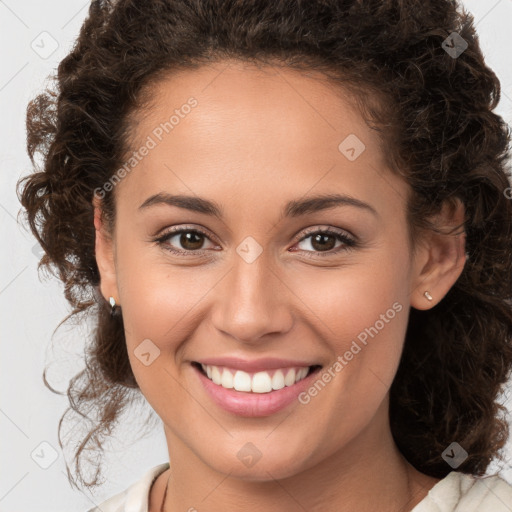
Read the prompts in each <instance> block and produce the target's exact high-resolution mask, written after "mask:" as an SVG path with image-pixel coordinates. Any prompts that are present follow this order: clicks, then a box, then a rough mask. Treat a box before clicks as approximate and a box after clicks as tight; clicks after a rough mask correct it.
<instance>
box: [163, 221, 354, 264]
mask: <svg viewBox="0 0 512 512" xmlns="http://www.w3.org/2000/svg"><path fill="white" fill-rule="evenodd" d="M182 233H196V234H200V235H204V236H205V237H206V238H208V239H209V236H208V234H207V233H206V232H204V231H203V230H201V229H198V228H187V227H181V228H174V229H171V230H169V231H167V232H166V233H164V234H163V235H161V236H159V237H157V238H155V239H154V240H153V242H156V243H158V244H159V245H161V246H162V247H163V248H164V249H165V250H166V251H169V252H171V253H173V254H176V255H178V256H183V255H187V256H188V255H189V254H190V255H192V256H197V255H202V253H203V252H204V251H205V249H198V250H195V251H180V250H176V249H173V248H172V246H171V245H169V244H168V243H166V241H167V240H168V239H169V238H173V237H174V236H176V235H180V234H182ZM318 234H322V235H332V236H334V237H336V239H337V240H339V241H341V242H343V244H344V245H343V246H341V247H338V248H337V249H336V250H334V249H331V250H329V251H324V252H317V251H305V250H302V249H298V250H296V251H293V252H302V253H307V254H309V253H313V254H315V256H314V257H315V258H316V257H320V258H324V257H328V256H333V255H337V254H339V253H341V252H344V251H350V250H352V249H355V248H356V247H358V243H357V242H356V241H355V240H354V239H353V238H351V237H349V236H348V235H346V234H344V233H342V232H338V231H334V230H332V229H319V228H311V229H309V230H306V231H305V234H304V236H302V238H299V239H298V240H296V242H295V243H300V242H302V241H303V240H306V239H307V238H310V237H312V236H314V235H318ZM191 253H192V254H191Z"/></svg>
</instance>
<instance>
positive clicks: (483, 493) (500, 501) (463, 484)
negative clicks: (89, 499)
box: [87, 462, 512, 512]
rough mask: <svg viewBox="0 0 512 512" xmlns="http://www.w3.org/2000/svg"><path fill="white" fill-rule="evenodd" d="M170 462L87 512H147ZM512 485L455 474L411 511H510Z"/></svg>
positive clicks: (437, 486) (432, 490)
mask: <svg viewBox="0 0 512 512" xmlns="http://www.w3.org/2000/svg"><path fill="white" fill-rule="evenodd" d="M168 468H169V463H168V462H166V463H164V464H159V465H158V466H155V467H154V468H151V469H150V470H149V471H148V472H147V473H146V474H145V475H144V476H143V477H142V478H141V479H140V480H139V481H137V482H135V483H134V484H132V485H131V486H130V487H128V488H127V489H126V490H124V491H122V492H120V493H118V494H116V495H114V496H112V497H111V498H109V499H108V500H106V501H104V502H103V503H102V504H101V505H99V507H96V508H92V509H90V510H88V511H87V512H148V504H149V491H150V489H151V486H152V484H153V482H154V481H155V480H156V478H157V477H158V475H160V473H163V472H164V471H165V470H167V469H168ZM511 511H512V485H510V484H509V483H508V482H507V481H505V480H503V479H502V478H500V477H499V476H488V477H474V476H472V475H467V474H466V473H460V472H458V471H452V472H451V473H449V474H448V475H447V476H446V477H444V478H443V479H442V480H440V481H439V482H437V484H435V485H434V487H432V489H430V491H428V495H427V496H425V498H423V500H421V501H420V503H418V504H417V505H416V506H415V507H414V508H413V509H412V510H411V511H410V512H511Z"/></svg>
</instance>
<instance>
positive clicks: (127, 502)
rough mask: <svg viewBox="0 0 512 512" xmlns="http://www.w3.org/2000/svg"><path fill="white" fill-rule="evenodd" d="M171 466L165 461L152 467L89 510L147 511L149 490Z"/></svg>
mask: <svg viewBox="0 0 512 512" xmlns="http://www.w3.org/2000/svg"><path fill="white" fill-rule="evenodd" d="M168 468H169V463H168V462H165V463H163V464H159V465H158V466H155V467H153V468H151V469H150V470H149V471H147V472H146V473H145V474H144V475H143V477H142V478H141V479H140V480H138V481H136V482H135V483H133V484H132V485H130V486H129V487H128V488H127V489H125V490H124V491H121V492H119V493H117V494H115V495H114V496H111V497H110V498H109V499H108V500H106V501H104V502H103V503H101V504H99V505H97V506H96V507H94V508H91V509H89V510H87V512H147V511H148V501H149V491H150V490H151V485H152V484H153V482H154V481H155V479H156V478H157V477H158V475H160V474H161V473H163V472H164V471H166V470H167V469H168Z"/></svg>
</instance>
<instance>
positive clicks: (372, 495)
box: [158, 421, 439, 512]
mask: <svg viewBox="0 0 512 512" xmlns="http://www.w3.org/2000/svg"><path fill="white" fill-rule="evenodd" d="M166 438H167V443H168V446H170V447H172V456H170V457H169V460H170V461H171V468H170V469H169V471H168V472H165V473H166V475H165V481H163V482H162V483H163V486H164V487H166V484H168V488H167V490H168V492H167V496H166V499H165V506H164V508H163V510H164V511H165V512H174V511H176V510H195V509H197V510H200V509H202V508H206V509H207V510H208V511H209V512H220V511H225V510H226V509H234V510H246V511H248V512H259V511H263V510H264V511H265V512H296V511H297V510H308V511H311V512H317V511H325V510H336V511H340V512H349V511H353V510H358V512H367V511H368V512H369V511H374V510H379V511H381V512H387V511H390V512H391V511H396V510H401V511H404V512H405V511H407V510H411V509H412V508H413V507H414V506H415V505H416V504H417V503H419V502H420V501H421V500H422V499H423V498H424V497H425V496H426V494H427V493H428V490H429V489H431V488H432V487H433V485H435V483H437V482H438V481H439V480H438V479H435V478H431V477H429V476H427V475H424V474H422V473H420V472H418V471H417V470H416V469H415V468H414V467H412V466H411V465H410V464H409V463H408V462H407V461H406V460H405V458H404V457H403V456H402V455H401V453H400V452H399V450H398V449H397V447H396V444H395V443H394V440H393V438H392V435H391V432H390V430H389V425H388V423H387V421H386V422H385V423H384V424H383V425H381V426H380V427H379V425H376V424H375V423H373V424H372V425H370V426H369V427H368V428H366V429H365V430H363V431H361V432H360V433H359V434H358V435H357V437H355V438H354V439H351V440H350V441H349V442H348V443H346V444H345V445H344V446H343V447H342V448H341V449H340V450H339V451H337V452H335V453H332V454H330V455H329V456H327V457H326V458H324V459H322V461H321V462H320V463H318V464H316V465H314V466H312V467H308V468H306V469H304V470H303V471H302V472H300V473H298V474H294V475H292V476H289V477H286V478H281V479H275V478H273V477H272V469H269V470H268V471H265V474H266V475H267V477H264V478H263V479H261V478H260V479H258V480H254V479H248V478H247V477H237V476H236V471H237V470H238V465H237V464H236V462H239V461H238V460H236V461H234V463H233V468H232V470H231V471H227V472H220V471H216V470H215V469H213V468H212V467H211V466H210V465H207V464H205V463H204V462H203V461H202V460H201V459H200V458H198V457H197V456H196V454H195V453H194V452H192V451H191V450H189V448H188V446H187V445H186V444H184V443H183V442H182V441H181V440H180V439H179V438H178V437H176V436H174V435H173V433H172V432H171V431H170V430H168V429H166ZM261 461H263V457H262V459H261ZM174 468H176V469H174ZM162 494H163V493H162ZM159 503H160V504H161V505H162V504H163V496H162V498H161V499H160V501H159ZM158 510H160V509H158Z"/></svg>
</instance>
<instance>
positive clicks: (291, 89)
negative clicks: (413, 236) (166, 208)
mask: <svg viewBox="0 0 512 512" xmlns="http://www.w3.org/2000/svg"><path fill="white" fill-rule="evenodd" d="M150 93H151V96H150V98H151V102H150V104H149V105H148V107H147V108H146V110H145V111H143V112H141V115H139V116H138V118H137V116H136V117H135V119H136V129H135V137H134V140H135V142H134V143H133V144H132V148H131V149H132V150H134V151H137V150H138V149H140V148H142V147H143V146H144V145H146V146H147V147H151V149H149V150H147V151H144V153H145V156H144V157H143V158H141V159H140V161H139V162H138V163H137V165H136V167H135V168H134V172H130V175H129V176H128V177H127V179H125V180H123V183H122V184H121V185H122V187H121V188H125V189H126V192H127V194H130V196H131V199H132V200H133V201H135V202H137V204H138V205H139V204H141V203H142V202H143V201H144V199H145V198H146V197H147V196H148V195H149V194H151V193H156V192H159V191H161V190H167V191H170V190H172V191H177V189H179V192H180V193H189V194H197V195H201V196H210V197H212V198H214V197H213V196H215V195H217V196H218V197H223V198H225V197H239V196H240V195H241V194H243V195H244V196H245V198H246V201H245V203H243V204H241V203H242V202H241V201H238V203H237V207H238V206H241V207H243V205H244V204H245V205H249V204H250V196H251V195H257V196H258V197H259V199H260V201H261V200H262V199H263V200H265V198H268V200H269V202H270V203H271V202H273V201H274V200H279V198H278V196H280V194H284V193H286V194H288V195H289V196H290V197H294V198H295V197H298V196H303V195H304V194H306V193H307V192H308V190H309V189H312V188H315V192H333V191H335V190H334V189H338V190H337V191H338V192H345V193H349V194H352V195H362V196H366V199H367V200H370V199H371V198H373V199H374V200H377V201H379V200H380V199H382V198H379V196H380V195H382V194H380V192H379V187H381V186H386V185H387V186H388V188H389V187H390V186H391V188H392V189H393V190H394V191H395V192H396V193H398V195H399V196H402V197H404V195H405V194H406V192H405V190H406V189H405V184H404V183H401V181H402V180H400V179H398V177H396V176H395V175H391V173H389V171H388V170H386V169H385V165H384V158H383V157H384V155H383V153H382V149H381V141H380V139H379V138H378V135H377V133H376V132H375V131H373V130H371V129H370V128H369V127H368V126H367V125H366V123H365V121H364V120H363V118H362V117H361V115H360V113H359V111H358V109H357V107H356V103H355V99H354V98H353V97H352V96H351V95H350V94H348V93H347V92H346V91H344V90H342V89H340V88H338V87H334V86H333V85H332V83H330V82H328V81H327V80H326V79H325V78H324V77H323V76H322V75H320V74H318V73H307V74H306V73H305V72H298V71H295V70H292V69H290V68H285V67H274V66H264V67H256V66H254V65H249V64H245V63H239V62H233V61H227V62H222V63H217V64H215V65H209V66H203V67H200V68H198V69H195V70H186V71H180V72H178V73H175V74H172V75H169V76H167V77H165V78H164V79H161V80H159V81H158V82H157V83H155V84H154V85H153V86H152V88H151V89H150ZM118 192H119V191H118ZM132 200H131V201H130V202H132ZM279 202H280V203H281V202H282V201H279Z"/></svg>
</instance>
